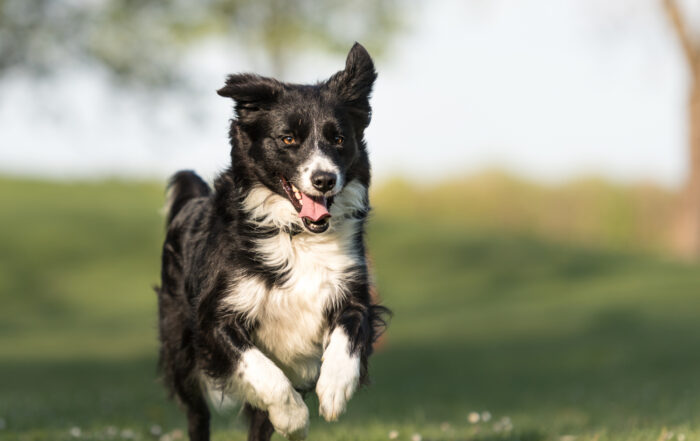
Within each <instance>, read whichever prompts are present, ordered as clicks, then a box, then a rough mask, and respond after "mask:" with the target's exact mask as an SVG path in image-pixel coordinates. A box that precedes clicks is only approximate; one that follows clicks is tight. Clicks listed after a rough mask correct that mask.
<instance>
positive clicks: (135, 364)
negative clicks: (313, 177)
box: [0, 180, 700, 441]
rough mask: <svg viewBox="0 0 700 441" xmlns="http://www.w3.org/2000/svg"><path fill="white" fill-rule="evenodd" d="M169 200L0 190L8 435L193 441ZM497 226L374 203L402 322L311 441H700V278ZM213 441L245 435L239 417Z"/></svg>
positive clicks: (56, 189)
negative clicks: (169, 343)
mask: <svg viewBox="0 0 700 441" xmlns="http://www.w3.org/2000/svg"><path fill="white" fill-rule="evenodd" d="M161 203H162V188H161V187H160V186H158V185H149V184H134V183H122V182H107V183H95V184H85V183H82V184H58V183H42V182H30V181H19V180H0V206H1V207H2V210H1V211H0V305H1V306H0V440H2V441H4V440H8V441H9V440H13V441H14V440H68V439H76V438H75V437H74V435H75V434H77V429H80V439H90V440H108V439H129V438H130V437H131V438H133V439H141V440H155V439H159V438H160V437H161V436H162V435H161V434H167V436H166V437H163V438H164V439H167V438H168V437H169V438H170V439H174V438H177V435H178V434H179V433H181V432H178V431H182V430H184V429H185V425H184V418H183V416H182V414H181V413H180V411H179V410H178V408H177V407H176V406H175V405H174V404H173V403H172V402H170V401H168V400H167V397H166V395H165V393H164V391H163V388H162V387H161V386H160V384H159V383H158V381H157V378H156V372H155V353H156V348H157V345H156V332H155V329H156V324H155V316H156V314H155V308H156V301H155V300H156V299H155V294H154V293H153V291H152V290H151V286H152V285H153V284H155V283H156V282H157V281H158V271H159V267H158V260H159V244H160V241H161V239H162V223H163V220H162V218H161V217H160V215H159V214H158V208H159V207H160V205H161ZM384 203H385V204H386V202H384ZM465 224H468V222H466V221H465ZM485 231H487V230H486V229H484V230H480V229H477V228H475V227H473V226H470V227H464V226H460V225H459V223H458V222H454V217H453V218H452V220H451V221H450V222H449V223H445V224H441V223H437V224H436V223H434V222H429V221H426V220H425V219H422V218H421V217H420V216H397V215H396V214H395V212H394V210H392V207H390V206H387V205H384V206H383V205H381V204H380V205H379V206H377V207H376V210H375V215H374V218H373V220H372V222H371V229H370V248H371V251H372V255H373V258H374V261H375V267H376V277H377V281H378V285H379V288H380V293H381V296H382V298H383V300H384V301H385V303H386V304H387V305H388V306H390V307H392V309H393V310H394V312H395V316H394V319H393V322H392V324H391V327H390V329H389V332H388V334H387V338H386V341H385V346H384V347H383V348H382V349H381V350H380V351H379V352H378V353H377V354H376V355H375V356H374V358H373V359H372V368H371V372H372V377H373V381H374V384H373V385H372V386H371V387H370V388H368V389H364V390H362V391H360V392H359V393H358V394H357V396H356V397H355V398H354V399H353V400H352V401H351V403H350V406H349V410H348V413H347V414H345V415H344V416H343V417H342V418H341V421H340V422H339V423H336V424H328V423H326V422H324V421H322V420H321V419H320V418H319V417H318V412H317V411H316V407H317V405H316V402H315V398H314V397H311V398H310V399H309V400H308V403H309V406H310V409H311V413H312V422H311V432H310V439H311V440H321V441H324V440H369V441H372V440H387V439H389V436H388V434H389V432H390V431H393V430H396V431H398V439H399V440H404V441H406V440H410V439H411V438H412V436H413V435H414V434H420V435H421V436H422V439H423V440H432V441H438V440H455V441H456V440H459V441H472V440H473V441H496V440H503V441H515V440H522V441H545V440H553V441H560V440H561V441H571V440H574V439H575V440H598V441H606V440H610V441H618V440H623V441H624V440H630V441H637V440H639V441H641V440H649V441H656V440H663V439H676V440H679V441H680V440H681V439H682V438H685V439H686V440H694V439H700V320H698V317H699V316H700V314H699V313H698V312H699V311H700V289H699V288H700V270H699V268H698V267H696V266H691V265H686V264H680V263H675V262H671V261H665V260H663V259H661V258H659V257H655V256H652V255H644V254H633V253H623V252H610V251H602V250H599V249H595V248H586V247H582V246H574V245H566V244H563V243H561V242H559V243H555V242H550V241H547V240H543V239H537V238H535V237H532V236H527V235H519V234H516V233H514V232H512V231H511V232H509V233H504V232H501V233H499V232H498V231H495V230H494V229H488V232H485ZM474 411H478V412H483V411H488V412H490V414H491V415H492V418H491V420H490V421H488V422H479V423H477V424H472V423H470V422H469V421H468V418H467V417H468V414H469V413H470V412H474ZM504 418H507V419H508V420H509V421H510V422H511V424H510V425H509V424H505V423H504ZM156 426H157V427H156ZM158 429H160V430H158ZM214 429H215V431H214V439H215V440H243V439H245V437H244V433H243V430H242V429H243V423H242V422H241V420H240V418H239V417H238V416H237V415H236V414H235V413H234V414H232V415H227V416H217V417H215V420H214ZM71 430H73V433H71ZM152 430H153V431H155V432H156V433H158V434H159V435H158V436H154V435H153V434H152V433H151V431H152ZM681 434H682V436H681ZM572 437H573V438H572ZM276 439H281V438H279V437H277V438H276Z"/></svg>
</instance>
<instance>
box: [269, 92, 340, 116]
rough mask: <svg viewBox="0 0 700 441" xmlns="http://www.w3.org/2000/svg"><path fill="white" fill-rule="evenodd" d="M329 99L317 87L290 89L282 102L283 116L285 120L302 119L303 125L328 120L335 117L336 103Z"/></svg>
mask: <svg viewBox="0 0 700 441" xmlns="http://www.w3.org/2000/svg"><path fill="white" fill-rule="evenodd" d="M328 98H329V97H327V96H325V94H323V93H321V90H320V89H319V87H317V86H294V87H291V88H288V89H287V90H286V91H285V94H284V96H283V98H282V100H281V104H282V105H281V106H280V110H282V112H281V116H282V117H283V118H284V119H290V118H291V119H301V123H305V124H310V123H312V122H313V121H317V120H327V119H329V118H332V117H334V116H335V103H334V101H333V100H329V99H328ZM297 123H299V121H297Z"/></svg>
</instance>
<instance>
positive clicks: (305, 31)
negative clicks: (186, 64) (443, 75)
mask: <svg viewBox="0 0 700 441" xmlns="http://www.w3.org/2000/svg"><path fill="white" fill-rule="evenodd" d="M402 22H403V20H402V19H401V15H400V14H399V8H398V4H397V3H396V0H358V1H354V2H345V1H340V0H327V1H323V2H316V1H311V0H271V1H255V0H205V1H198V2H191V1H185V0H175V1H160V0H148V1H143V0H138V1H136V0H105V1H99V2H88V1H67V0H57V1H49V0H0V77H1V76H2V75H3V74H5V73H7V72H8V71H10V70H13V69H14V70H19V71H22V72H25V73H34V74H42V75H53V74H55V73H57V72H60V71H61V69H63V68H66V67H71V66H73V65H75V64H76V63H87V64H88V65H92V66H94V67H99V68H102V69H104V70H105V71H107V72H109V73H111V74H112V76H113V78H115V79H117V80H119V82H121V83H126V84H130V85H146V86H149V87H151V88H167V87H173V86H176V85H182V84H183V83H184V82H185V81H186V78H185V77H184V76H183V75H182V72H181V71H180V69H181V65H180V61H181V59H182V58H183V57H184V56H185V55H186V54H187V50H189V49H191V48H192V47H193V46H195V45H197V44H198V43H201V42H202V41H203V40H205V39H207V38H221V39H224V40H225V41H236V42H238V43H240V45H241V46H242V47H243V48H247V49H248V50H250V51H251V52H253V53H255V54H256V55H258V54H260V53H262V54H264V55H267V56H268V57H269V59H270V61H271V62H272V64H273V66H274V69H275V70H276V71H277V72H276V73H277V74H278V75H280V74H282V71H283V69H284V67H285V65H286V64H287V63H288V62H289V61H290V59H289V58H288V57H289V56H291V53H292V52H293V53H294V54H296V55H298V54H299V52H300V49H301V48H313V49H317V50H319V49H320V50H324V51H331V52H333V51H336V52H345V51H347V50H348V49H349V48H350V46H351V45H352V43H353V42H354V41H355V40H360V41H363V42H364V43H365V44H366V45H368V47H369V49H371V50H372V51H373V52H375V53H376V54H378V53H380V52H381V51H382V49H384V48H385V47H386V46H387V44H389V43H390V41H391V38H392V37H393V36H394V35H395V34H396V32H397V31H398V30H399V29H400V28H401V27H402Z"/></svg>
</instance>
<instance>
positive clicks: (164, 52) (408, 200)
mask: <svg viewBox="0 0 700 441" xmlns="http://www.w3.org/2000/svg"><path fill="white" fill-rule="evenodd" d="M354 41H359V42H361V43H362V44H364V45H365V46H366V47H367V48H368V49H369V51H370V53H371V54H372V55H373V56H374V57H375V62H376V65H377V70H378V71H379V79H378V81H377V83H376V87H375V91H374V95H373V100H372V104H373V109H374V112H373V121H372V124H371V126H370V128H369V129H368V131H367V134H366V136H367V141H368V145H369V149H370V156H371V160H372V162H373V167H374V183H373V189H372V202H373V206H374V211H373V217H372V220H371V225H370V231H369V246H370V249H371V252H372V256H373V259H374V262H375V267H376V278H377V283H378V288H379V293H380V296H381V297H382V299H383V301H384V303H385V304H387V305H388V306H390V307H391V308H392V309H393V310H394V312H395V317H394V319H393V322H392V324H391V327H390V329H389V332H388V334H387V336H386V338H385V340H384V341H383V343H382V346H381V348H380V349H379V350H378V352H377V354H376V355H375V356H374V358H373V360H372V373H373V381H374V384H373V386H372V387H371V388H369V389H366V390H363V391H361V392H359V393H358V395H357V397H356V398H355V399H354V400H353V401H352V402H351V403H350V406H349V410H348V413H347V414H346V415H345V416H343V417H342V418H341V421H340V422H339V423H337V424H328V423H325V422H324V421H322V419H320V418H319V417H318V413H317V411H316V406H317V405H316V403H315V397H311V398H310V399H309V405H310V409H311V414H312V428H311V433H310V439H313V440H385V439H398V440H411V441H421V440H426V441H427V440H481V441H493V440H512V441H515V440H524V441H525V440H529V441H544V440H557V441H577V440H591V441H604V440H615V441H617V440H659V441H661V440H672V439H673V440H678V441H684V440H693V439H700V381H698V378H699V377H700V320H698V310H699V308H700V267H698V258H700V2H698V1H697V0H615V1H605V0H527V1H516V0H461V1H457V0H454V1H452V0H436V1H432V2H427V1H425V0H403V1H402V0H356V1H354V2H345V1H340V0H328V1H324V2H314V1H311V0H270V1H253V0H204V1H201V2H189V1H185V0H172V1H165V2H164V1H155V0H0V207H1V208H0V440H64V439H65V440H67V439H77V438H80V439H95V440H105V439H139V440H159V441H172V440H177V439H184V434H183V431H184V429H185V422H184V417H183V415H182V414H181V413H180V411H179V410H178V408H177V406H176V405H175V404H174V403H172V402H170V401H168V400H167V397H166V394H165V392H164V390H163V388H162V387H161V385H160V384H159V383H158V380H157V375H156V369H155V364H156V351H157V341H156V340H157V339H156V298H155V294H154V293H153V291H152V289H151V288H152V286H153V285H155V284H156V283H158V274H159V257H160V244H161V243H162V239H163V224H164V219H163V217H162V216H161V214H159V210H160V207H161V206H162V205H163V199H164V183H165V180H166V179H167V177H168V176H169V175H170V174H172V173H174V172H175V171H177V170H179V169H181V168H191V169H195V170H197V171H198V172H199V173H200V174H201V175H202V176H204V177H205V178H206V179H208V180H211V179H213V177H214V176H215V175H216V174H217V173H218V172H219V171H221V170H222V169H224V168H225V167H226V166H227V161H228V159H229V146H228V140H227V128H228V120H229V118H230V117H231V116H232V103H231V102H230V101H229V100H225V99H222V98H220V97H218V96H217V95H216V93H215V90H216V89H218V88H219V87H221V86H222V85H223V81H224V78H225V76H226V75H227V74H229V73H232V72H242V71H254V72H258V73H261V74H263V75H271V76H276V77H279V78H280V79H283V80H286V81H293V82H314V81H317V80H323V79H325V78H327V77H328V76H330V75H331V74H332V73H334V72H335V71H337V70H339V69H341V68H342V67H343V65H344V64H343V63H344V59H345V54H346V53H347V51H348V50H349V48H350V47H351V45H352V43H353V42H354ZM243 427H244V423H243V422H242V421H241V418H240V417H239V416H237V414H236V413H235V412H234V413H233V414H231V415H222V416H216V417H215V419H214V428H215V430H214V437H213V438H214V439H215V440H243V439H245V436H244V432H243ZM275 436H277V435H275ZM277 439H281V438H279V437H278V438H277Z"/></svg>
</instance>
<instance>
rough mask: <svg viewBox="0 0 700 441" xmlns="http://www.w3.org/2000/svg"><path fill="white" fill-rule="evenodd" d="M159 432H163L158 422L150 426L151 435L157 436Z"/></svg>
mask: <svg viewBox="0 0 700 441" xmlns="http://www.w3.org/2000/svg"><path fill="white" fill-rule="evenodd" d="M161 433H163V429H162V428H161V427H160V426H159V425H158V424H154V425H152V426H151V435H153V436H158V435H160V434H161Z"/></svg>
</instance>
